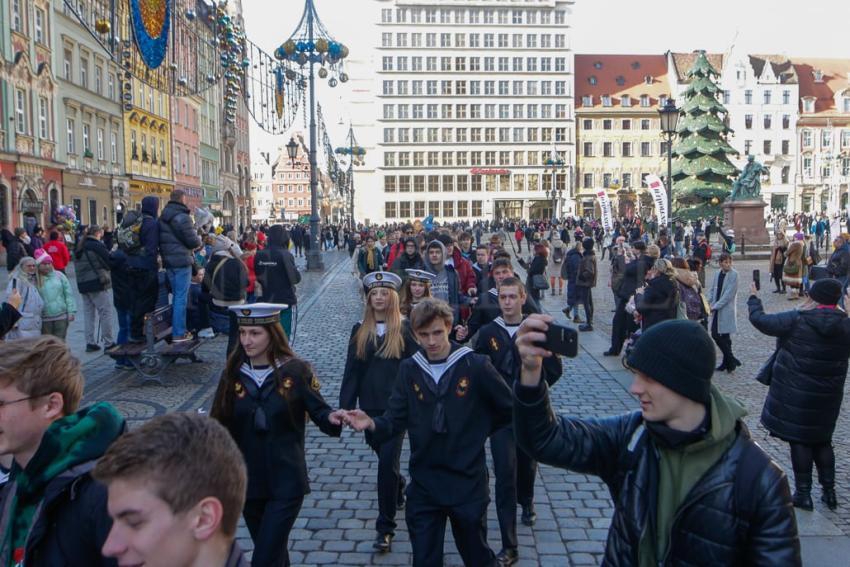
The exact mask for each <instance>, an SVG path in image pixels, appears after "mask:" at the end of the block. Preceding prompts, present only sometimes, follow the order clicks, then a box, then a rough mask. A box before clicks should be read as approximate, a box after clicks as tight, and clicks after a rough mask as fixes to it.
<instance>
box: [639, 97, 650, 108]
mask: <svg viewBox="0 0 850 567" xmlns="http://www.w3.org/2000/svg"><path fill="white" fill-rule="evenodd" d="M640 105H641V106H642V107H643V108H649V95H645V94H644V95H640Z"/></svg>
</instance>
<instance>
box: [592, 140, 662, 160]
mask: <svg viewBox="0 0 850 567" xmlns="http://www.w3.org/2000/svg"><path fill="white" fill-rule="evenodd" d="M599 146H600V143H599V142H596V143H594V142H584V143H583V144H582V151H581V155H583V156H584V157H587V158H590V157H597V156H599V154H597V153H596V150H597V149H598V148H599ZM601 146H602V154H601V156H600V157H624V158H630V157H652V156H654V155H659V156H663V155H667V142H659V143H658V144H657V147H658V151H657V152H653V151H652V150H653V148H654V147H656V144H655V143H654V142H640V144H639V145H638V143H636V142H635V143H633V142H622V143H620V144H614V142H601ZM615 146H618V147H619V150H620V153H619V156H618V155H616V152H615V150H614V147H615ZM635 150H639V151H640V155H639V156H638V155H636V154H635Z"/></svg>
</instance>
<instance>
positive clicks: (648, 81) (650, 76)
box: [643, 75, 652, 85]
mask: <svg viewBox="0 0 850 567" xmlns="http://www.w3.org/2000/svg"><path fill="white" fill-rule="evenodd" d="M643 82H644V83H646V84H647V85H651V84H652V75H647V76H646V77H644V78H643Z"/></svg>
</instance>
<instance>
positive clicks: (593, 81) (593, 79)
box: [587, 75, 599, 85]
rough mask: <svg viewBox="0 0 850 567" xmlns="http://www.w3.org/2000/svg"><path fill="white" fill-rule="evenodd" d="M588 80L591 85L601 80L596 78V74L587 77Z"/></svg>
mask: <svg viewBox="0 0 850 567" xmlns="http://www.w3.org/2000/svg"><path fill="white" fill-rule="evenodd" d="M587 82H588V83H590V84H591V85H595V84H596V83H598V82H599V81H597V80H596V75H591V76H589V77H588V78H587Z"/></svg>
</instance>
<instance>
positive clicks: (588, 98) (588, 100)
mask: <svg viewBox="0 0 850 567" xmlns="http://www.w3.org/2000/svg"><path fill="white" fill-rule="evenodd" d="M581 105H582V106H584V107H591V106H593V95H584V96H583V97H581Z"/></svg>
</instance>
